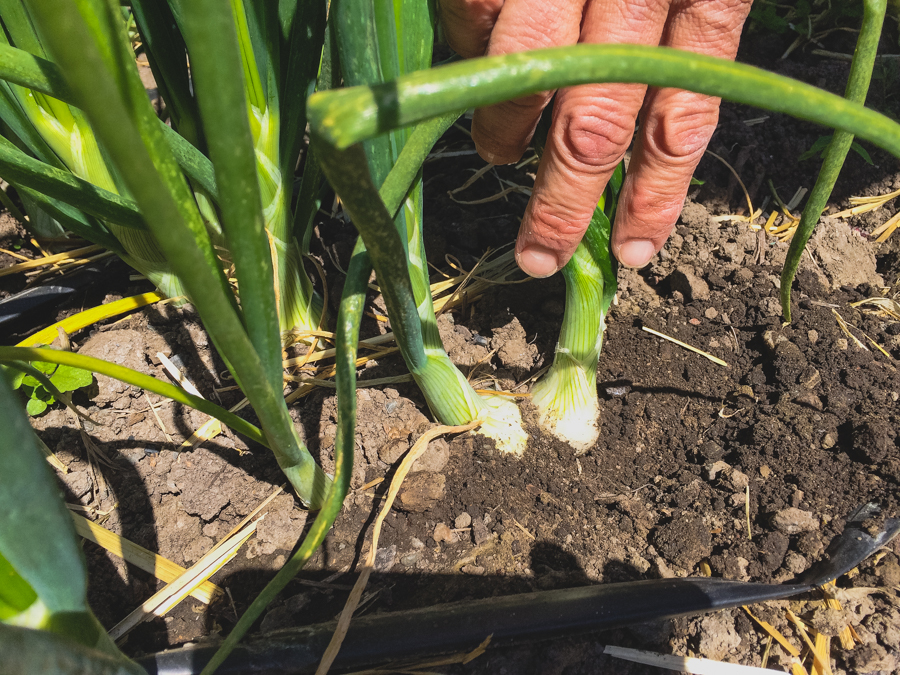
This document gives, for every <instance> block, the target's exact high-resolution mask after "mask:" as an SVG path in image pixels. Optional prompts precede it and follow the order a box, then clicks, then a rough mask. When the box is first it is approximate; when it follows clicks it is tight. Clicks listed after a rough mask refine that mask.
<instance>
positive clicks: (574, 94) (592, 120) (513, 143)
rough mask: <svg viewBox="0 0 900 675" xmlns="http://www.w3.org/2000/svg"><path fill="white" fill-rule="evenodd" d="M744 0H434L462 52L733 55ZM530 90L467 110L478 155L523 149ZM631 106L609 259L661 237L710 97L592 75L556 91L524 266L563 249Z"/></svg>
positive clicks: (594, 197) (606, 169) (657, 244)
mask: <svg viewBox="0 0 900 675" xmlns="http://www.w3.org/2000/svg"><path fill="white" fill-rule="evenodd" d="M750 3H751V0H506V1H505V2H504V0H441V2H440V8H441V20H442V22H443V26H444V30H445V33H446V35H447V39H448V41H449V43H450V46H451V47H452V48H453V49H454V50H456V51H457V52H458V53H459V54H460V55H462V56H464V57H473V56H480V55H497V54H509V53H512V52H519V51H525V50H529V49H539V48H542V47H552V46H562V45H571V44H575V43H579V42H586V43H632V44H643V45H663V46H668V47H675V48H677V49H684V50H689V51H693V52H698V53H701V54H708V55H712V56H719V57H724V58H729V59H733V58H734V56H735V53H736V52H737V47H738V40H739V39H740V33H741V28H742V26H743V24H744V20H745V19H746V17H747V14H748V12H749V11H750ZM553 94H554V92H551V91H548V92H542V93H540V94H535V95H532V96H529V97H526V98H522V99H519V100H516V101H509V102H507V103H501V104H498V105H495V106H491V107H489V108H481V109H479V110H477V111H476V112H475V117H474V119H473V120H472V137H473V138H474V139H475V144H476V146H477V148H478V152H479V154H480V155H481V156H482V157H483V158H484V159H485V160H487V161H488V162H492V163H494V164H508V163H510V162H515V161H517V160H518V159H519V158H520V157H521V156H522V154H523V153H524V152H525V149H526V147H527V146H528V143H529V141H530V140H531V136H532V134H533V133H534V129H535V126H536V124H537V121H538V118H539V117H540V113H541V110H543V108H544V107H545V106H546V105H547V103H548V102H549V101H550V99H551V97H552V96H553ZM639 113H640V115H641V125H640V131H639V134H638V136H637V139H636V140H635V145H634V150H633V153H632V158H631V163H630V165H629V170H628V176H627V178H626V180H625V185H624V186H623V188H622V194H621V196H620V200H619V207H618V213H617V217H616V222H615V225H614V228H613V235H612V250H613V253H614V254H615V256H616V258H618V260H619V262H621V263H623V264H624V265H628V266H631V267H642V266H643V265H646V264H647V263H648V262H649V261H650V258H652V257H653V255H654V254H656V252H657V251H659V249H661V248H662V246H663V244H664V243H665V241H666V239H667V238H668V236H669V234H670V233H671V231H672V228H673V227H674V225H675V221H676V220H677V219H678V215H679V214H680V213H681V207H682V204H683V202H684V197H685V195H686V194H687V189H688V186H689V184H690V179H691V176H692V174H693V173H694V169H695V168H696V167H697V163H698V162H699V161H700V158H701V157H702V155H703V152H704V150H705V149H706V145H707V143H709V139H710V137H711V136H712V133H713V131H714V129H715V126H716V122H717V120H718V115H719V99H717V98H714V97H711V96H704V95H701V94H694V93H691V92H686V91H682V90H680V89H659V88H649V89H648V88H647V87H646V86H644V85H638V84H597V85H583V86H578V87H570V88H568V89H562V90H560V91H558V92H556V101H555V103H554V110H553V123H552V126H551V130H550V133H549V137H548V139H547V145H546V148H545V150H544V158H543V160H542V162H541V165H540V168H539V169H538V173H537V179H536V180H535V185H534V192H533V195H532V197H531V201H530V202H529V204H528V208H527V209H526V211H525V215H524V217H523V218H522V224H521V227H520V229H519V238H518V241H517V243H516V259H517V260H518V262H519V266H520V267H521V268H522V270H523V271H525V272H526V273H528V274H530V275H531V276H533V277H547V276H550V275H551V274H553V273H554V272H556V271H558V270H559V269H561V268H562V266H563V265H565V264H566V262H567V261H568V260H569V258H570V257H571V256H572V254H573V253H574V251H575V248H576V247H577V246H578V242H579V241H581V237H582V234H583V233H584V231H585V229H587V226H588V223H589V221H590V218H591V214H592V213H593V211H594V206H595V205H596V204H597V201H598V200H599V198H600V195H601V194H602V193H603V189H604V187H605V186H606V182H607V181H608V180H609V178H610V176H611V175H612V172H613V170H614V169H615V167H616V165H617V164H618V163H619V161H620V160H621V159H622V157H623V156H624V154H625V151H626V149H627V148H628V145H629V143H630V141H631V137H632V135H633V134H634V129H635V120H636V119H637V116H638V114H639Z"/></svg>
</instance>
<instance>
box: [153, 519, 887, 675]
mask: <svg viewBox="0 0 900 675" xmlns="http://www.w3.org/2000/svg"><path fill="white" fill-rule="evenodd" d="M879 514H880V509H879V508H878V507H877V506H876V505H874V504H866V505H864V506H862V507H860V508H859V509H857V510H856V511H855V512H854V513H853V514H851V515H850V517H849V518H848V519H847V524H846V526H845V528H844V532H843V533H842V534H841V535H840V536H838V537H836V538H835V539H834V540H833V541H832V542H831V545H830V546H829V547H828V550H827V551H826V552H825V557H824V559H823V560H821V561H820V562H819V563H817V564H816V565H814V566H813V567H812V568H810V569H809V570H808V571H807V572H805V573H804V574H803V575H801V576H800V577H798V578H797V579H796V580H795V582H794V583H791V584H760V583H748V582H739V581H726V580H723V579H710V578H705V577H701V578H690V579H654V580H649V581H636V582H629V583H622V584H607V585H598V586H587V587H582V588H568V589H563V590H555V591H540V592H537V593H525V594H521V595H511V596H505V597H498V598H488V599H486V600H475V601H464V602H456V603H448V604H443V605H435V606H432V607H428V608H424V609H418V610H412V611H406V612H393V613H388V614H380V615H372V616H366V617H361V618H356V619H354V620H353V621H352V622H351V624H350V629H349V631H348V632H347V636H346V638H345V639H344V643H343V646H342V647H341V651H340V653H339V654H338V657H337V659H336V660H335V662H334V665H333V667H332V672H339V671H342V670H347V669H359V668H364V667H371V666H373V665H376V664H383V663H387V662H394V661H398V660H404V659H410V658H413V657H421V656H424V655H429V656H433V655H436V654H442V653H448V652H466V651H470V650H472V649H474V648H475V647H477V646H478V645H479V644H481V643H482V642H483V641H484V639H485V638H486V637H488V636H489V635H490V636H492V637H491V642H490V644H491V646H498V645H511V644H516V643H522V642H533V641H536V640H544V639H548V638H554V637H561V636H571V635H577V634H581V633H588V632H593V631H599V630H604V629H610V628H618V627H621V626H626V625H630V624H636V623H642V622H646V621H654V620H659V619H667V618H674V617H678V616H689V615H695V614H702V613H705V612H710V611H715V610H720V609H729V608H732V607H739V606H741V605H747V604H752V603H756V602H765V601H768V600H778V599H782V598H786V597H789V596H793V595H798V594H800V593H806V592H809V591H811V590H813V589H815V588H816V587H818V586H821V585H823V584H825V583H827V582H829V581H831V580H833V579H835V578H837V577H839V576H841V575H842V574H845V573H846V572H848V571H850V570H851V569H853V568H854V567H856V566H857V565H859V564H860V563H861V562H862V561H863V560H865V559H866V558H867V557H868V556H870V555H871V554H872V553H874V552H875V551H877V550H878V549H879V548H881V547H882V546H884V545H885V544H887V543H888V542H890V540H891V539H893V538H894V537H895V536H896V535H897V534H898V532H900V520H898V519H893V518H890V519H881V518H880V516H879ZM335 625H336V624H335V623H334V622H331V623H327V624H317V625H313V626H307V627H303V628H289V629H285V630H280V631H276V632H273V633H269V634H268V635H264V636H262V637H258V638H253V639H249V640H247V641H246V642H245V643H244V644H242V645H241V646H240V647H238V648H237V649H235V650H234V651H233V652H232V653H231V655H230V656H229V657H228V658H227V659H226V661H225V662H224V663H223V664H222V666H221V667H220V668H219V669H218V670H217V671H216V672H217V673H219V674H220V675H245V674H248V673H267V674H268V675H288V674H290V675H305V674H307V673H314V672H315V669H316V667H317V665H318V663H319V660H320V659H321V657H322V654H323V653H324V651H325V648H326V646H327V645H328V642H329V640H330V639H331V636H332V633H333V632H334V629H335ZM216 648H217V647H216V645H209V644H208V643H207V644H203V645H202V646H192V645H188V646H186V647H182V648H180V649H173V650H169V651H164V652H160V653H158V654H152V655H150V656H146V657H143V658H140V659H138V663H139V664H140V665H141V666H143V667H144V668H145V669H146V670H147V673H149V675H194V674H196V673H199V672H200V671H201V670H202V669H203V666H204V665H206V663H207V662H208V661H209V660H210V658H211V657H212V655H213V654H214V653H215V651H216Z"/></svg>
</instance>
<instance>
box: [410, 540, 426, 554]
mask: <svg viewBox="0 0 900 675" xmlns="http://www.w3.org/2000/svg"><path fill="white" fill-rule="evenodd" d="M409 545H410V546H412V547H413V548H414V549H415V550H416V551H421V550H422V549H423V548H425V544H423V543H422V540H421V539H417V538H416V537H413V538H412V540H410V542H409Z"/></svg>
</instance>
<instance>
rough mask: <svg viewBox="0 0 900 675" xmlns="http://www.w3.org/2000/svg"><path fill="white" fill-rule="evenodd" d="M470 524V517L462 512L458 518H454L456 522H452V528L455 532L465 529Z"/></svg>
mask: <svg viewBox="0 0 900 675" xmlns="http://www.w3.org/2000/svg"><path fill="white" fill-rule="evenodd" d="M471 524H472V516H470V515H469V514H468V513H466V512H465V511H463V512H462V513H460V514H459V515H458V516H456V520H454V521H453V526H454V527H455V528H456V529H457V530H461V529H463V528H465V527H469V525H471Z"/></svg>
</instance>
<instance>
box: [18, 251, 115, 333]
mask: <svg viewBox="0 0 900 675" xmlns="http://www.w3.org/2000/svg"><path fill="white" fill-rule="evenodd" d="M114 262H115V260H114V259H113V260H109V261H105V262H103V263H100V264H92V265H88V266H87V267H83V268H81V269H80V270H77V271H75V272H73V273H71V274H67V275H66V276H64V277H62V278H61V279H58V280H55V281H51V282H50V283H47V284H42V285H40V286H33V287H31V288H26V289H25V290H24V291H20V292H19V293H16V294H15V295H11V296H9V297H8V298H4V299H3V300H0V335H2V336H3V337H6V336H8V335H10V334H12V332H13V331H14V330H16V329H21V328H22V327H23V326H24V325H26V322H27V320H28V319H30V318H32V317H33V316H34V315H37V314H39V313H46V311H47V309H48V308H49V307H58V306H59V305H61V304H62V303H63V302H65V301H66V300H68V299H69V298H70V297H71V296H72V295H74V294H75V293H77V292H78V291H80V290H82V289H83V288H86V287H87V286H88V285H90V284H92V283H94V282H95V281H98V280H100V279H103V278H104V277H105V276H106V275H107V274H108V268H109V266H110V265H112V264H113V263H114Z"/></svg>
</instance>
